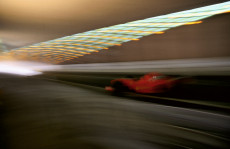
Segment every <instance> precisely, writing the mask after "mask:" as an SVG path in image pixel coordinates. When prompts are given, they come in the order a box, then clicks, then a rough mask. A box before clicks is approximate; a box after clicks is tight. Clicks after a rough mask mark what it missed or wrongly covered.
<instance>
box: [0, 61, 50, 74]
mask: <svg viewBox="0 0 230 149" xmlns="http://www.w3.org/2000/svg"><path fill="white" fill-rule="evenodd" d="M45 66H47V65H46V64H42V63H33V62H25V61H23V62H22V61H21V62H20V61H17V62H16V61H15V62H13V61H1V62H0V73H9V74H16V75H23V76H33V75H39V74H42V72H39V71H37V70H39V69H42V68H44V67H45Z"/></svg>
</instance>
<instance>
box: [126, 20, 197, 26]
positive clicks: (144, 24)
mask: <svg viewBox="0 0 230 149" xmlns="http://www.w3.org/2000/svg"><path fill="white" fill-rule="evenodd" d="M198 22H200V21H198ZM198 22H180V23H142V24H127V25H126V26H148V25H186V24H198Z"/></svg>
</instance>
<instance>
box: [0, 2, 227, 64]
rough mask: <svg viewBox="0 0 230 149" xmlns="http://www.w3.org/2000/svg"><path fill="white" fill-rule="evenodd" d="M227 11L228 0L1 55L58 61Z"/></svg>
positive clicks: (20, 58) (197, 22) (38, 44)
mask: <svg viewBox="0 0 230 149" xmlns="http://www.w3.org/2000/svg"><path fill="white" fill-rule="evenodd" d="M229 11H230V2H225V3H220V4H215V5H210V6H206V7H200V8H195V9H191V10H186V11H181V12H176V13H170V14H167V15H160V16H156V17H152V18H147V19H143V20H138V21H133V22H129V23H125V24H118V25H114V26H110V27H104V28H101V29H96V30H91V31H88V32H83V33H78V34H74V35H71V36H66V37H62V38H58V39H55V40H50V41H46V42H41V43H37V44H33V45H30V46H25V47H21V48H16V49H13V50H10V51H9V52H4V53H3V54H2V57H1V58H2V59H7V58H14V59H19V60H32V61H39V62H48V63H62V62H66V61H70V60H74V59H76V58H79V57H81V56H84V55H88V54H91V53H94V52H99V51H100V50H107V49H108V48H109V47H112V46H121V44H122V43H125V42H128V41H132V40H139V39H140V38H141V37H144V36H149V35H153V34H163V33H164V32H165V31H166V30H168V29H171V28H175V27H178V26H182V25H192V24H199V23H201V21H200V20H202V19H205V18H208V17H210V16H213V15H216V14H222V13H227V12H229Z"/></svg>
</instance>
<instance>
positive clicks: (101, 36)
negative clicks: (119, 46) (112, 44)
mask: <svg viewBox="0 0 230 149" xmlns="http://www.w3.org/2000/svg"><path fill="white" fill-rule="evenodd" d="M74 37H102V38H114V39H123V40H139V39H135V38H122V37H113V36H94V35H92V36H91V35H79V36H74Z"/></svg>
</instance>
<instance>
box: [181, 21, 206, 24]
mask: <svg viewBox="0 0 230 149" xmlns="http://www.w3.org/2000/svg"><path fill="white" fill-rule="evenodd" d="M200 23H202V21H197V22H187V23H186V24H185V25H193V24H200Z"/></svg>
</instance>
